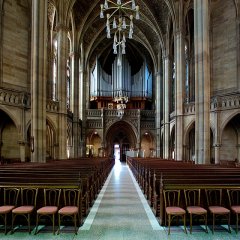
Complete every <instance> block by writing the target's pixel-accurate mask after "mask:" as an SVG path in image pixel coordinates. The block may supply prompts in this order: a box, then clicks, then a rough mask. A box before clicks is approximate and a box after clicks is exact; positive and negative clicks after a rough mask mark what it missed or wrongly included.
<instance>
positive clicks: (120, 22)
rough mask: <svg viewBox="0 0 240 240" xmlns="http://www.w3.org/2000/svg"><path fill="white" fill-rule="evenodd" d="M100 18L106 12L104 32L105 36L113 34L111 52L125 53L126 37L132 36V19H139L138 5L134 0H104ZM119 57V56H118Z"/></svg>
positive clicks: (130, 37) (109, 36)
mask: <svg viewBox="0 0 240 240" xmlns="http://www.w3.org/2000/svg"><path fill="white" fill-rule="evenodd" d="M100 6H101V12H100V18H104V12H106V18H107V21H106V32H107V38H111V33H112V34H113V53H114V54H118V55H119V54H120V55H121V54H126V38H127V36H128V38H129V39H132V38H133V19H134V15H135V19H137V20H138V19H139V18H140V17H139V6H137V5H136V3H135V0H130V1H126V2H124V1H121V0H117V3H115V2H113V1H111V0H105V2H104V4H101V5H100ZM119 59H120V58H119ZM119 64H120V63H119Z"/></svg>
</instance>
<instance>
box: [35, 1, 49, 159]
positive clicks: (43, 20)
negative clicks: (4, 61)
mask: <svg viewBox="0 0 240 240" xmlns="http://www.w3.org/2000/svg"><path fill="white" fill-rule="evenodd" d="M46 43H47V1H33V2H32V45H31V48H32V56H31V63H32V68H31V71H32V73H31V80H32V82H31V93H32V95H31V98H32V99H31V135H32V147H33V149H32V154H31V161H32V162H46V81H47V79H46V76H47V46H46V45H47V44H46Z"/></svg>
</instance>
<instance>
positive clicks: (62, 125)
mask: <svg viewBox="0 0 240 240" xmlns="http://www.w3.org/2000/svg"><path fill="white" fill-rule="evenodd" d="M56 30H57V34H58V36H57V41H58V53H57V55H58V58H57V98H58V101H59V115H58V143H59V144H58V147H59V149H58V159H66V158H67V71H66V69H67V67H66V66H67V59H68V48H67V47H68V37H67V34H68V28H67V27H66V26H64V25H63V24H61V23H59V24H58V25H57V27H56Z"/></svg>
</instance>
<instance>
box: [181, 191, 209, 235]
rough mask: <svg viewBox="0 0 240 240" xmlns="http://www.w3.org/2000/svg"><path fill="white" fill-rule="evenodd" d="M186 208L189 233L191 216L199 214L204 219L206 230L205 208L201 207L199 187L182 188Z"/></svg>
mask: <svg viewBox="0 0 240 240" xmlns="http://www.w3.org/2000/svg"><path fill="white" fill-rule="evenodd" d="M184 196H185V203H186V210H187V212H188V213H189V216H190V233H192V219H193V216H194V215H195V216H200V217H202V218H203V219H204V221H205V228H206V232H208V230H207V210H206V209H205V208H203V207H201V204H200V203H201V201H200V200H201V189H184Z"/></svg>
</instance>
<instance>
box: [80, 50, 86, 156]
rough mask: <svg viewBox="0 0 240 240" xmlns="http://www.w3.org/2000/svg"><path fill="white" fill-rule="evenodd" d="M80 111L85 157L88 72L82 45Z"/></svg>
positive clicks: (81, 152)
mask: <svg viewBox="0 0 240 240" xmlns="http://www.w3.org/2000/svg"><path fill="white" fill-rule="evenodd" d="M79 72H80V88H79V89H80V93H79V95H80V101H79V102H80V112H79V116H80V118H81V120H82V138H81V147H80V156H81V157H84V156H85V155H86V120H87V119H86V92H87V89H86V81H87V79H86V78H87V72H86V70H85V57H84V52H83V48H82V47H81V57H80V71H79Z"/></svg>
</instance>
